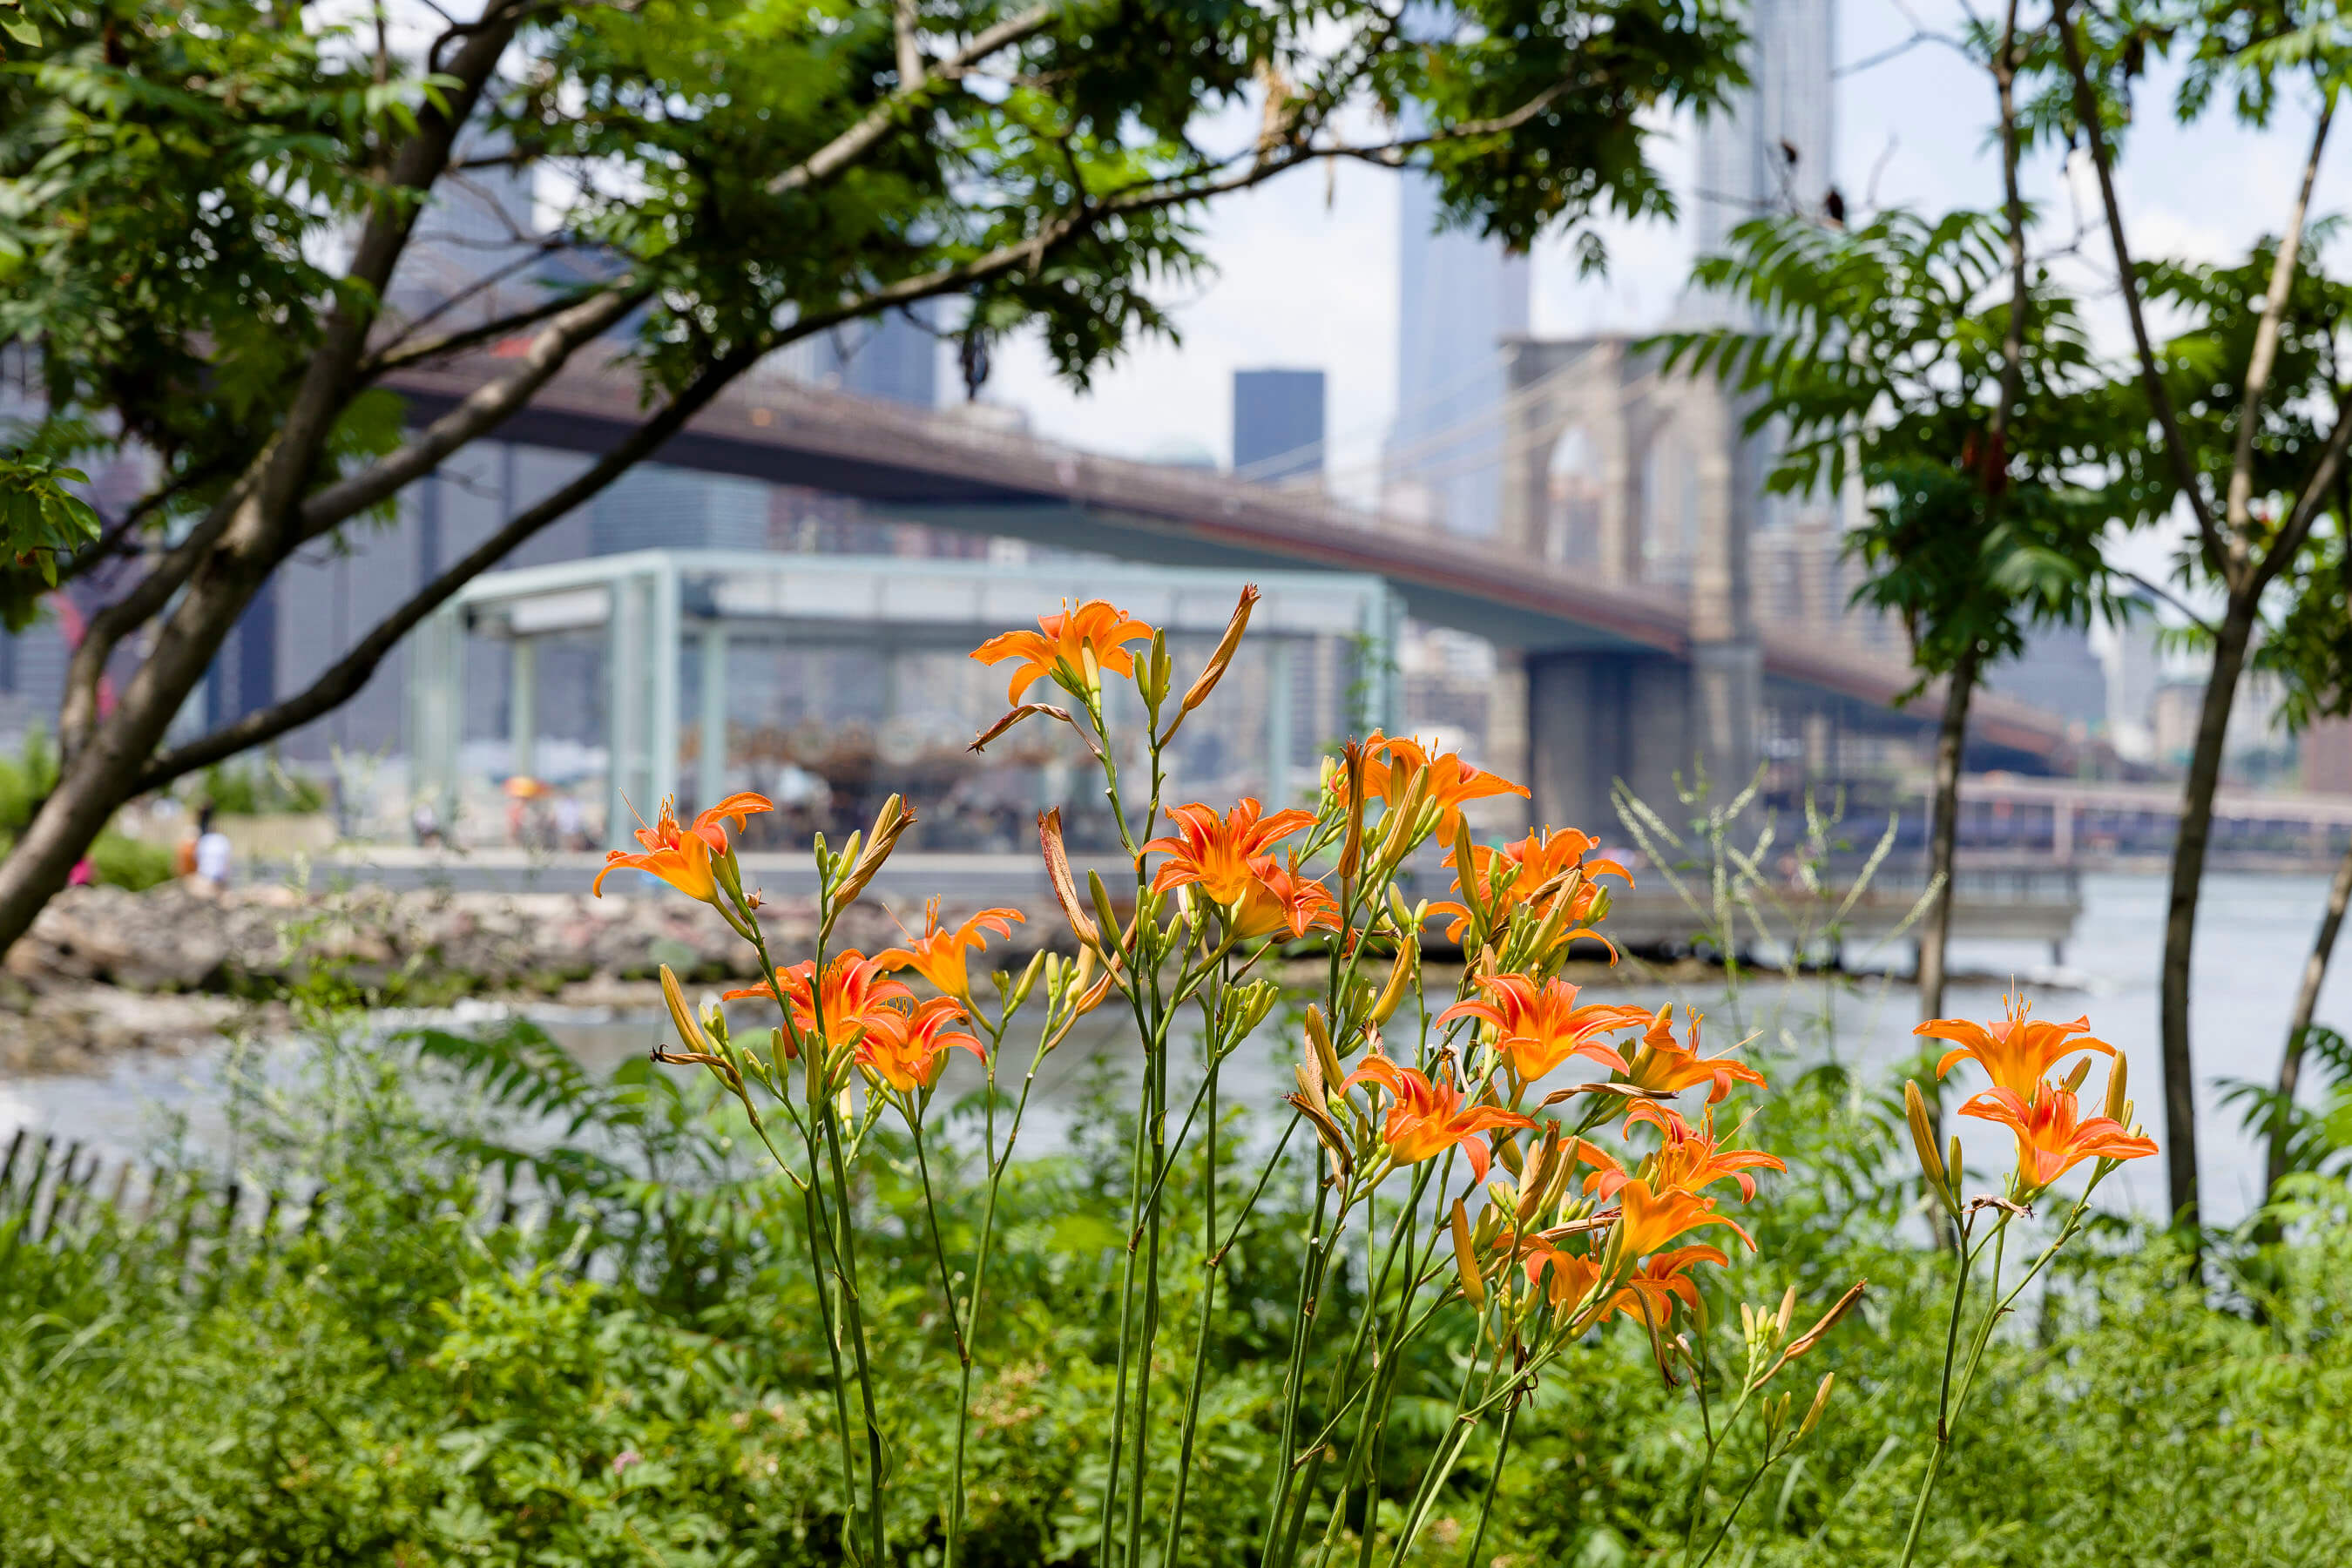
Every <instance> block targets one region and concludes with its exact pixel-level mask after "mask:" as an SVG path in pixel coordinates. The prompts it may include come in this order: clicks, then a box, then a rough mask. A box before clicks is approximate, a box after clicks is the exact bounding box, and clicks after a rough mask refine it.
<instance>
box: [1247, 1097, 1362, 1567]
mask: <svg viewBox="0 0 2352 1568" xmlns="http://www.w3.org/2000/svg"><path fill="white" fill-rule="evenodd" d="M1291 1125H1292V1126H1294V1127H1296V1126H1297V1121H1296V1120H1294V1121H1292V1123H1291ZM1320 1151H1321V1145H1320V1144H1319V1143H1318V1145H1317V1166H1316V1169H1317V1171H1318V1179H1317V1181H1316V1183H1315V1220H1314V1224H1313V1225H1312V1226H1310V1227H1309V1229H1308V1231H1307V1257H1306V1258H1305V1259H1304V1260H1303V1264H1302V1266H1301V1268H1299V1271H1298V1309H1297V1311H1295V1312H1293V1313H1292V1314H1291V1320H1290V1363H1289V1365H1288V1367H1287V1368H1286V1370H1285V1372H1284V1373H1283V1379H1282V1389H1283V1401H1282V1437H1281V1441H1280V1442H1279V1444H1278V1445H1277V1446H1276V1448H1275V1452H1276V1453H1277V1454H1279V1455H1280V1456H1281V1457H1282V1462H1281V1464H1280V1465H1278V1466H1277V1467H1276V1470H1275V1479H1274V1496H1273V1497H1271V1498H1270V1499H1268V1500H1267V1502H1266V1514H1265V1540H1264V1541H1263V1542H1260V1544H1259V1546H1258V1561H1259V1563H1261V1565H1264V1564H1270V1563H1273V1561H1274V1549H1275V1542H1276V1540H1277V1538H1278V1537H1279V1536H1280V1534H1281V1532H1282V1520H1283V1516H1284V1514H1285V1512H1286V1510H1287V1508H1288V1506H1289V1501H1290V1489H1291V1482H1292V1480H1293V1479H1295V1477H1296V1476H1297V1468H1296V1464H1295V1461H1294V1460H1293V1458H1292V1455H1293V1454H1294V1453H1295V1452H1296V1451H1297V1450H1296V1444H1297V1436H1298V1399H1299V1394H1300V1393H1301V1392H1302V1390H1303V1388H1304V1385H1305V1383H1306V1377H1307V1364H1306V1363H1307V1332H1308V1329H1309V1326H1310V1325H1311V1324H1312V1322H1313V1321H1314V1317H1315V1311H1316V1307H1317V1302H1318V1290H1319V1289H1320V1288H1321V1285H1322V1280H1323V1272H1324V1268H1325V1267H1326V1266H1327V1265H1328V1262H1329V1260H1330V1256H1331V1249H1332V1247H1333V1246H1334V1245H1335V1244H1336V1242H1337V1240H1338V1236H1339V1223H1338V1222H1337V1221H1334V1223H1333V1224H1332V1226H1331V1228H1330V1229H1329V1230H1328V1231H1327V1230H1325V1229H1324V1227H1323V1220H1324V1213H1325V1211H1326V1210H1327V1209H1328V1207H1329V1206H1330V1198H1331V1185H1330V1184H1329V1183H1328V1181H1325V1180H1322V1179H1321V1177H1320V1171H1321V1168H1322V1166H1321V1152H1320ZM1260 1185H1261V1186H1263V1185H1264V1183H1263V1182H1261V1183H1260ZM1346 1215H1347V1210H1346V1208H1345V1207H1344V1206H1343V1207H1342V1208H1341V1210H1340V1215H1339V1217H1340V1219H1344V1218H1345V1217H1346Z"/></svg>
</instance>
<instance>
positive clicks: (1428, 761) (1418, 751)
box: [1329, 730, 1528, 841]
mask: <svg viewBox="0 0 2352 1568" xmlns="http://www.w3.org/2000/svg"><path fill="white" fill-rule="evenodd" d="M1363 756H1364V798H1365V799H1366V800H1367V801H1371V800H1381V801H1385V802H1387V804H1388V805H1389V806H1390V807H1391V809H1394V808H1395V807H1397V806H1400V805H1403V804H1404V797H1405V794H1406V792H1407V791H1408V790H1410V789H1411V788H1412V781H1413V777H1414V775H1415V774H1417V773H1422V772H1423V770H1426V771H1427V773H1428V775H1429V782H1428V784H1427V785H1426V786H1425V788H1424V792H1423V795H1422V802H1423V805H1435V806H1436V807H1437V836H1438V837H1439V838H1440V839H1441V840H1448V841H1450V840H1451V839H1452V838H1453V837H1454V828H1455V826H1457V825H1459V824H1460V822H1461V820H1462V807H1463V805H1464V804H1465V802H1468V801H1474V800H1485V799H1487V798H1489V797H1490V796H1494V795H1518V796H1520V797H1522V798H1525V797H1526V795H1527V793H1528V788H1527V785H1525V784H1513V783H1512V782H1511V781H1510V780H1508V779H1507V778H1505V777H1503V776H1502V775H1501V774H1499V773H1487V772H1486V770H1485V769H1483V768H1476V767H1473V766H1471V765H1470V764H1469V763H1465V762H1464V761H1463V760H1462V758H1461V757H1460V756H1459V755H1458V754H1456V753H1455V752H1433V751H1432V750H1431V749H1430V748H1429V747H1427V746H1424V745H1423V744H1422V743H1421V742H1419V741H1413V740H1408V739H1406V738H1405V737H1403V736H1402V735H1399V736H1395V737H1393V738H1391V737H1390V736H1387V735H1383V734H1381V732H1380V731H1378V730H1375V731H1372V732H1371V733H1370V734H1369V735H1367V736H1365V737H1364V740H1363ZM1329 783H1330V787H1331V788H1332V789H1333V790H1334V791H1335V792H1336V793H1337V794H1338V795H1339V800H1340V802H1341V804H1343V805H1344V804H1345V803H1346V801H1347V798H1348V782H1347V774H1346V773H1345V772H1344V771H1341V770H1336V769H1335V770H1334V771H1333V772H1332V773H1331V776H1330V780H1329Z"/></svg>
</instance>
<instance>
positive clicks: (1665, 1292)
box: [1609, 1244, 1731, 1329]
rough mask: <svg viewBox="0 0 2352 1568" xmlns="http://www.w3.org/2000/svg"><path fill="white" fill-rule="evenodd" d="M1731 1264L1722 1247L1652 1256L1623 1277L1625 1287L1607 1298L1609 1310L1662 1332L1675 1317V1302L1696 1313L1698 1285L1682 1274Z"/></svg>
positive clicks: (1661, 1253)
mask: <svg viewBox="0 0 2352 1568" xmlns="http://www.w3.org/2000/svg"><path fill="white" fill-rule="evenodd" d="M1730 1261H1731V1259H1730V1258H1727V1257H1725V1256H1724V1253H1723V1249H1722V1248H1721V1247H1708V1246H1706V1245H1704V1244H1701V1245H1698V1246H1695V1247H1674V1248H1671V1249H1670V1250H1668V1251H1665V1252H1660V1253H1655V1254H1654V1255H1652V1256H1651V1257H1649V1258H1645V1259H1643V1263H1642V1266H1641V1267H1640V1268H1636V1269H1634V1270H1633V1273H1632V1274H1630V1275H1628V1276H1626V1279H1625V1283H1624V1285H1623V1286H1622V1287H1621V1288H1620V1289H1618V1291H1617V1293H1616V1295H1614V1296H1612V1297H1611V1298H1610V1300H1609V1310H1611V1311H1612V1312H1622V1313H1624V1314H1625V1315H1626V1316H1627V1317H1629V1318H1632V1319H1633V1320H1634V1321H1637V1322H1640V1323H1642V1324H1643V1325H1644V1326H1646V1327H1648V1328H1652V1329H1664V1327H1665V1326H1666V1324H1667V1322H1668V1321H1670V1320H1671V1319H1672V1318H1673V1317H1674V1311H1675V1301H1677V1300H1680V1301H1682V1302H1684V1303H1685V1304H1686V1305H1687V1306H1688V1307H1689V1308H1690V1310H1692V1311H1694V1312H1696V1311H1697V1310H1699V1305H1698V1281H1696V1280H1695V1279H1691V1278H1690V1277H1689V1275H1687V1274H1686V1273H1685V1272H1684V1270H1685V1269H1687V1268H1690V1266H1691V1265H1693V1264H1694V1263H1712V1264H1714V1265H1716V1266H1717V1268H1721V1267H1723V1266H1724V1265H1725V1264H1727V1263H1729V1262H1730Z"/></svg>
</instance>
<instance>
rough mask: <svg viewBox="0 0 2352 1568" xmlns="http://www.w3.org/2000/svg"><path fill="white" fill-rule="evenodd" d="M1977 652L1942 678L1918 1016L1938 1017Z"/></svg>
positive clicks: (1964, 657) (1921, 936)
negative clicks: (1930, 893)
mask: <svg viewBox="0 0 2352 1568" xmlns="http://www.w3.org/2000/svg"><path fill="white" fill-rule="evenodd" d="M1977 666H1978V654H1977V650H1976V649H1975V648H1973V647H1971V648H1970V649H1969V651H1968V652H1967V653H1966V654H1964V655H1962V656H1961V658H1960V660H1959V662H1958V664H1956V665H1954V666H1953V667H1952V672H1951V674H1950V675H1949V676H1948V677H1946V681H1947V685H1946V688H1945V691H1944V721H1943V724H1942V726H1941V728H1939V729H1938V730H1937V734H1936V797H1935V805H1934V806H1933V807H1932V810H1933V812H1934V816H1933V819H1932V821H1931V823H1930V826H1929V830H1928V838H1927V876H1928V879H1930V880H1931V881H1932V880H1934V879H1937V878H1939V877H1940V878H1942V879H1943V885H1942V886H1941V887H1939V888H1937V890H1936V896H1935V898H1934V899H1933V900H1930V901H1929V903H1928V905H1927V918H1926V919H1925V920H1923V921H1920V924H1919V1016H1920V1017H1921V1018H1922V1019H1927V1018H1940V1017H1942V1016H1944V950H1945V948H1946V946H1947V945H1948V943H1949V942H1950V941H1951V934H1952V859H1953V855H1954V851H1955V848H1956V847H1957V845H1958V840H1959V834H1960V761H1961V754H1962V752H1965V751H1966V750H1967V746H1968V738H1969V701H1970V700H1972V699H1973V698H1974V697H1975V696H1976V689H1977ZM1937 1120H1938V1121H1941V1117H1940V1115H1939V1116H1938V1118H1937Z"/></svg>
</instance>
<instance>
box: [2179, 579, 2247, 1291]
mask: <svg viewBox="0 0 2352 1568" xmlns="http://www.w3.org/2000/svg"><path fill="white" fill-rule="evenodd" d="M2254 609H2255V601H2254V598H2253V596H2252V595H2245V594H2232V595H2230V602H2229V606H2228V609H2227V611H2226V612H2225V614H2224V615H2223V616H2222V619H2221V627H2220V629H2219V631H2218V632H2217V633H2216V635H2215V637H2214V639H2213V673H2212V674H2211V675H2210V677H2209V678H2208V679H2207V680H2206V683H2205V705H2204V709H2203V710H2202V711H2201V712H2200V714H2199V715H2198V719H2197V745H2196V749H2195V750H2194V751H2193V752H2190V753H2189V782H2188V784H2187V786H2186V790H2185V793H2184V794H2183V795H2182V797H2181V803H2180V837H2179V840H2178V841H2177V842H2176V843H2175V844H2174V846H2173V850H2172V893H2171V898H2170V900H2169V902H2168V905H2167V907H2166V910H2165V916H2164V970H2163V976H2162V995H2163V1037H2164V1050H2163V1057H2164V1173H2165V1188H2166V1200H2167V1202H2168V1205H2169V1206H2170V1207H2171V1210H2172V1216H2173V1223H2174V1224H2176V1225H2179V1226H2182V1227H2183V1228H2184V1229H2185V1230H2186V1231H2187V1232H2188V1234H2189V1247H2190V1250H2191V1256H2192V1257H2194V1256H2195V1254H2196V1252H2197V1250H2198V1247H2197V1240H2196V1237H2197V1234H2198V1232H2197V1224H2198V1213H2197V1078H2196V1068H2195V1065H2194V1063H2193V1062H2192V1060H2191V1058H2190V1056H2189V954H2190V952H2191V950H2192V948H2193V947H2194V946H2195V944H2196V938H2197V899H2198V895H2199V893H2200V891H2201V890H2202V889H2203V886H2204V881H2205V851H2206V847H2207V846H2208V845H2209V844H2210V842H2211V840H2212V837H2213V792H2214V791H2215V790H2216V789H2217V788H2219V787H2220V786H2221V752H2222V746H2223V744H2224V742H2226V741H2227V740H2228V738H2229V730H2230V710H2231V706H2232V705H2234V704H2235V703H2236V701H2237V698H2238V678H2239V676H2240V675H2241V674H2242V672H2243V671H2244V669H2245V666H2246V647H2247V644H2248V643H2249V642H2250V641H2251V640H2252V636H2253V629H2254Z"/></svg>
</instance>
